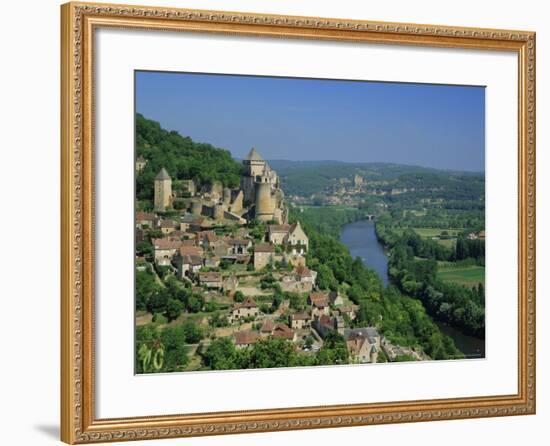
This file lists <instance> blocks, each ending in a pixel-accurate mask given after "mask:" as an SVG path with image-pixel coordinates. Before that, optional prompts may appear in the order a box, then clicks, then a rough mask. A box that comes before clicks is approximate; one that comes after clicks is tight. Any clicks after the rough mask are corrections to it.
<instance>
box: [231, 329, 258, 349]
mask: <svg viewBox="0 0 550 446" xmlns="http://www.w3.org/2000/svg"><path fill="white" fill-rule="evenodd" d="M259 338H260V335H259V334H258V332H257V331H252V330H243V331H238V332H236V333H235V334H234V335H233V340H234V342H235V347H237V348H246V347H249V346H250V345H252V344H254V343H255V342H256V341H257V340H258V339H259Z"/></svg>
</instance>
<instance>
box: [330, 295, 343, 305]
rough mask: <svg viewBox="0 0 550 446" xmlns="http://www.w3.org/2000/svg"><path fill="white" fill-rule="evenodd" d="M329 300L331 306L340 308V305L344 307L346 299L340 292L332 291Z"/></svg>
mask: <svg viewBox="0 0 550 446" xmlns="http://www.w3.org/2000/svg"><path fill="white" fill-rule="evenodd" d="M328 299H329V302H330V304H331V305H334V306H335V307H339V306H340V305H344V298H343V297H342V295H341V294H340V293H339V292H338V291H331V292H330V293H329V294H328Z"/></svg>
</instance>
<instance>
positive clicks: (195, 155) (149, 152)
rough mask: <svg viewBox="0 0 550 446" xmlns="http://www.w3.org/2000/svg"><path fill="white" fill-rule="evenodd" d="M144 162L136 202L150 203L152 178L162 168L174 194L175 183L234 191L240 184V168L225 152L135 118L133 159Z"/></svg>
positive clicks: (139, 117) (142, 118) (139, 177)
mask: <svg viewBox="0 0 550 446" xmlns="http://www.w3.org/2000/svg"><path fill="white" fill-rule="evenodd" d="M140 156H141V157H143V158H145V159H146V160H147V164H146V165H145V168H144V169H143V170H142V171H141V172H139V174H138V175H137V178H136V196H137V198H138V200H152V199H153V182H154V179H155V176H156V175H157V173H158V172H159V171H160V169H161V168H162V167H164V168H165V169H166V170H167V171H168V173H169V174H170V176H171V177H172V180H173V185H172V186H173V188H174V190H175V191H176V192H177V191H178V187H179V183H178V180H184V179H194V180H196V181H197V182H198V183H199V184H205V183H211V182H212V181H221V182H222V183H223V184H224V185H226V186H229V187H235V186H237V185H238V184H239V177H240V172H241V165H240V164H239V163H238V162H237V161H235V160H234V159H233V158H232V156H231V153H230V152H229V151H228V150H224V149H220V148H216V147H214V146H212V145H210V144H205V143H198V142H195V141H193V140H192V139H191V138H189V137H186V136H181V135H180V134H179V133H178V132H175V131H168V130H164V129H163V128H162V127H161V126H160V124H159V123H158V122H156V121H152V120H150V119H146V118H145V117H143V116H142V115H141V114H139V113H137V114H136V157H140Z"/></svg>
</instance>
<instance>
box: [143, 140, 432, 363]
mask: <svg viewBox="0 0 550 446" xmlns="http://www.w3.org/2000/svg"><path fill="white" fill-rule="evenodd" d="M145 163H146V161H145V160H143V159H138V160H137V163H136V170H138V171H139V170H140V169H142V168H143V167H144V165H145ZM183 182H184V187H183V191H184V193H182V194H176V193H174V191H173V190H172V183H173V180H172V178H171V177H170V175H169V174H168V172H167V171H166V169H165V168H162V169H161V170H160V171H159V172H158V174H157V176H156V177H155V180H154V210H153V212H137V213H136V265H137V270H138V274H139V273H140V272H142V273H143V272H147V273H149V275H150V274H153V275H154V276H155V285H156V287H157V289H158V287H165V288H167V289H169V290H171V292H172V293H173V294H176V295H178V293H179V294H181V295H183V296H184V297H183V298H182V299H180V300H179V301H180V302H183V303H180V304H178V301H177V300H175V299H170V296H168V297H167V298H166V297H165V298H164V299H165V302H164V303H162V302H161V303H158V302H157V300H159V299H160V298H155V296H153V297H152V298H150V299H149V301H148V303H147V307H146V309H147V310H148V311H147V312H145V311H141V312H138V317H137V324H138V326H140V325H144V324H148V323H151V322H152V321H153V322H155V321H156V322H157V324H158V322H159V320H160V322H161V323H160V326H161V327H162V326H163V325H168V326H170V325H174V324H177V323H178V322H182V321H183V322H185V321H187V320H188V319H189V320H193V323H194V324H195V329H196V331H197V332H199V333H200V335H197V336H195V337H194V339H192V341H191V342H189V340H188V344H189V345H187V347H188V353H187V354H188V357H189V358H188V359H189V361H186V362H187V365H186V368H185V369H186V370H196V369H200V367H201V364H202V363H201V356H200V354H201V352H202V353H204V352H205V351H206V350H207V349H208V347H209V345H210V344H211V343H212V342H213V340H215V339H219V338H228V339H230V340H231V342H232V344H233V345H234V347H235V348H236V349H244V348H249V347H251V346H253V345H254V344H255V343H257V342H259V341H260V340H262V339H265V338H269V339H282V340H286V341H289V342H290V343H291V344H292V345H293V349H294V351H295V352H296V353H298V354H302V355H312V354H315V353H316V352H318V351H319V350H320V349H321V348H322V347H323V344H324V343H325V341H326V340H327V339H331V342H332V340H333V338H334V335H335V334H338V335H339V336H340V338H339V339H342V340H343V341H344V342H345V346H346V348H347V354H346V355H345V356H346V358H347V359H348V361H346V362H351V363H375V362H377V361H378V360H379V358H380V356H379V355H380V353H381V351H382V350H383V353H382V357H383V358H384V360H387V359H389V360H391V359H392V358H395V357H396V356H398V355H403V354H407V355H412V356H414V357H416V358H417V359H424V358H422V353H421V352H419V353H417V352H416V351H414V350H413V349H407V350H406V351H403V350H402V349H400V348H399V347H396V346H393V345H391V344H390V343H389V342H388V341H386V340H385V339H384V338H383V337H381V336H380V334H379V333H378V331H377V329H376V328H375V327H358V326H356V324H354V320H355V319H356V317H357V312H358V309H359V307H358V306H357V305H355V304H353V303H352V301H351V300H350V299H349V298H348V297H347V296H345V295H343V294H341V293H339V292H338V291H332V292H326V291H321V290H320V289H318V287H317V282H316V279H317V272H316V271H314V270H313V269H310V268H308V265H307V252H308V248H309V238H308V235H307V234H306V233H305V231H304V229H303V228H302V226H301V224H300V222H299V221H296V222H295V223H293V224H289V223H288V209H287V207H286V205H285V199H284V194H283V191H282V189H281V188H280V183H279V178H278V175H277V172H275V171H274V170H273V169H271V167H270V166H269V164H268V163H267V162H266V161H265V160H264V159H263V158H262V157H261V156H260V154H259V153H258V152H257V151H256V149H254V148H253V149H251V150H250V152H249V154H248V156H247V157H246V158H245V159H244V160H243V161H242V173H241V178H240V186H239V187H237V188H227V187H224V186H223V185H222V184H221V183H219V182H212V183H211V184H206V185H203V186H199V185H197V184H196V183H195V182H194V181H193V180H192V179H185V180H184V181H183ZM176 204H177V205H176ZM176 208H177V211H176V210H175V209H176ZM140 286H142V287H144V288H145V287H146V285H143V284H141V283H140V281H139V280H138V282H137V288H138V289H137V296H138V300H139V299H140V292H141V291H143V290H141V289H140ZM160 294H162V293H160ZM160 294H159V295H160ZM164 295H166V293H164ZM166 299H168V302H169V303H168V304H167V303H166ZM174 302H175V303H174ZM190 302H191V303H190ZM170 303H171V305H172V308H170ZM138 307H139V302H138ZM155 307H157V309H156V308H155ZM158 308H161V309H166V310H165V311H164V313H162V314H161V313H160V312H158V311H159V310H158ZM151 318H152V319H151Z"/></svg>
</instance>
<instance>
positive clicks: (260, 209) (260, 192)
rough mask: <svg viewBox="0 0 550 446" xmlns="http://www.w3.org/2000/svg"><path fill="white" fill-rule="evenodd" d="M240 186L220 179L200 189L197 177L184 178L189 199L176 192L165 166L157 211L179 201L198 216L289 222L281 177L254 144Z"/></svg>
mask: <svg viewBox="0 0 550 446" xmlns="http://www.w3.org/2000/svg"><path fill="white" fill-rule="evenodd" d="M242 163H243V168H242V174H241V181H240V187H239V188H234V189H232V188H228V187H224V186H223V185H222V184H221V183H220V182H213V183H212V184H208V185H204V186H203V187H202V188H200V189H199V188H197V185H196V184H195V183H194V182H193V180H189V179H186V180H184V188H185V192H186V195H187V196H188V197H187V199H183V198H179V197H177V196H175V195H174V194H173V193H172V179H171V178H170V176H169V175H168V173H167V172H166V170H165V169H164V168H162V169H161V171H160V172H159V174H158V175H157V177H156V178H155V202H154V208H155V211H161V212H162V211H165V210H166V209H168V208H170V207H171V206H172V203H173V201H175V200H179V201H180V202H181V203H182V205H181V206H180V209H181V208H182V209H183V210H187V211H189V212H190V213H191V214H193V215H194V216H196V217H200V216H204V217H210V218H212V219H214V220H218V221H221V220H230V221H237V222H240V223H242V224H244V223H246V222H247V221H250V220H253V219H257V220H260V221H275V222H277V223H278V224H283V223H286V222H287V218H288V216H287V210H286V208H285V206H284V200H283V199H284V194H283V191H282V189H281V188H280V185H279V177H278V175H277V172H275V171H274V170H273V169H271V167H270V166H269V164H268V163H267V161H265V160H264V159H263V158H262V157H261V156H260V154H259V153H258V151H257V150H256V149H255V148H254V147H253V148H252V149H251V150H250V152H249V153H248V155H247V156H246V158H245V159H244V160H243V162H242Z"/></svg>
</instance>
